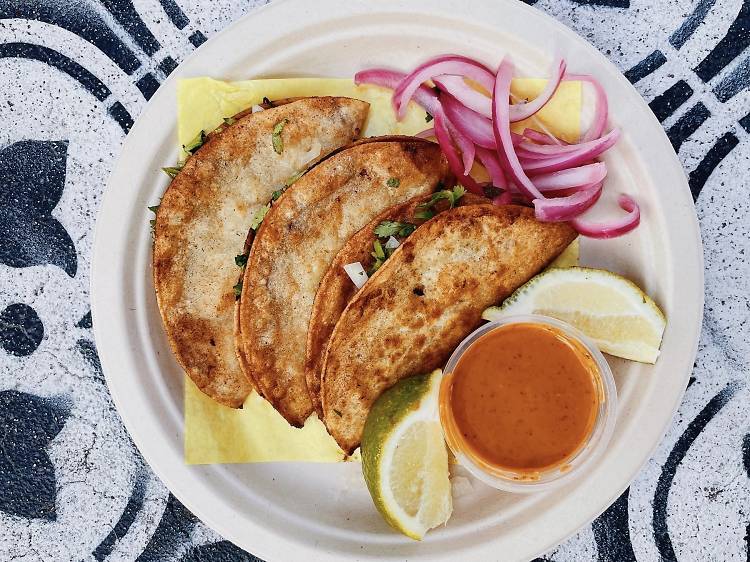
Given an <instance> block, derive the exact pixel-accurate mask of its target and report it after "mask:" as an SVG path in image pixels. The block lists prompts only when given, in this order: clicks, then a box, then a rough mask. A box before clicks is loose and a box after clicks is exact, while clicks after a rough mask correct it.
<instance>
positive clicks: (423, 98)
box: [354, 68, 438, 114]
mask: <svg viewBox="0 0 750 562" xmlns="http://www.w3.org/2000/svg"><path fill="white" fill-rule="evenodd" d="M405 77H406V74H404V73H403V72H398V71H397V70H391V69H388V68H370V69H367V70H361V71H359V72H357V74H355V75H354V83H355V84H357V85H358V86H359V85H360V84H372V85H374V86H382V87H384V88H389V89H391V90H393V89H395V88H396V87H397V86H398V85H399V84H400V83H401V81H402V80H403V79H404V78H405ZM412 98H413V99H414V101H415V102H417V104H418V105H420V106H421V107H422V109H424V110H425V111H427V112H429V113H430V114H434V113H435V108H436V107H437V106H438V99H437V95H436V94H435V92H433V91H432V90H431V89H430V88H428V87H427V86H419V87H418V88H417V89H416V90H415V91H414V93H413V95H412Z"/></svg>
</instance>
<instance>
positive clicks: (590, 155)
mask: <svg viewBox="0 0 750 562" xmlns="http://www.w3.org/2000/svg"><path fill="white" fill-rule="evenodd" d="M619 138H620V131H619V130H618V129H612V130H611V131H610V132H609V133H607V134H606V135H604V136H603V137H601V138H600V139H597V140H595V141H592V142H591V143H583V144H582V145H579V148H578V149H577V150H573V151H566V152H562V153H560V155H559V156H554V157H551V158H545V159H541V160H539V159H534V160H531V159H529V160H525V161H524V163H523V169H524V170H525V171H526V173H527V174H529V175H531V176H533V175H536V174H543V173H547V172H557V171H558V170H565V169H567V168H571V167H573V166H580V165H581V164H586V163H588V162H590V161H591V160H593V159H594V158H596V157H597V156H599V155H600V154H601V153H602V152H604V151H606V150H608V149H610V148H611V147H612V146H614V144H615V143H616V142H617V140H618V139H619ZM571 146H575V145H571ZM566 148H567V147H566Z"/></svg>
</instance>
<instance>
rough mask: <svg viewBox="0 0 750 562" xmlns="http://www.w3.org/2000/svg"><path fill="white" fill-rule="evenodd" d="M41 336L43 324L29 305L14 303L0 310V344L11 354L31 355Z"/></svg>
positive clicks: (42, 335)
mask: <svg viewBox="0 0 750 562" xmlns="http://www.w3.org/2000/svg"><path fill="white" fill-rule="evenodd" d="M43 337H44V324H42V321H41V320H40V319H39V315H38V314H37V313H36V310H34V309H33V308H31V307H30V306H29V305H27V304H23V303H15V304H11V305H10V306H8V307H6V308H5V309H4V310H3V311H2V312H0V346H2V348H3V349H4V350H5V351H7V352H8V353H10V354H11V355H16V356H19V357H24V356H26V355H31V354H32V353H34V351H36V348H37V347H39V344H40V343H42V338H43Z"/></svg>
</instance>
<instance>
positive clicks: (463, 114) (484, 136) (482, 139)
mask: <svg viewBox="0 0 750 562" xmlns="http://www.w3.org/2000/svg"><path fill="white" fill-rule="evenodd" d="M439 101H440V103H441V104H442V105H443V109H444V110H445V115H446V117H448V119H449V120H450V122H451V123H453V125H454V126H455V127H456V128H457V129H458V130H459V131H461V132H462V133H463V134H464V135H465V136H467V137H468V138H470V139H471V140H472V142H474V143H475V144H477V145H479V146H481V147H484V148H493V149H494V148H496V147H497V144H496V142H495V135H494V134H493V133H492V121H490V120H489V119H487V118H486V117H483V116H481V115H479V113H477V112H476V111H473V110H471V109H469V108H468V107H466V106H464V105H461V103H460V102H459V101H458V100H456V99H455V98H454V97H452V96H450V95H441V96H440V97H439Z"/></svg>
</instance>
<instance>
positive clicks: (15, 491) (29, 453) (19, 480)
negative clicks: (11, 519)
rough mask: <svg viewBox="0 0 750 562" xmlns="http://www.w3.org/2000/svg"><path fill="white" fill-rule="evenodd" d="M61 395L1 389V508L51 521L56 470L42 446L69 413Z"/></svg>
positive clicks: (61, 424)
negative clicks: (41, 394) (50, 395)
mask: <svg viewBox="0 0 750 562" xmlns="http://www.w3.org/2000/svg"><path fill="white" fill-rule="evenodd" d="M68 411H69V409H68V406H67V404H66V403H65V401H64V400H60V399H57V400H53V399H48V398H40V397H39V396H33V395H31V394H25V393H23V392H17V391H15V390H6V391H2V392H0V428H1V429H2V431H0V451H2V454H0V511H3V512H5V513H7V514H9V515H14V516H16V517H26V518H28V519H45V520H48V521H54V520H55V519H56V517H57V510H56V507H55V498H56V496H57V489H56V486H55V469H54V467H53V466H52V463H51V462H50V460H49V456H48V455H47V451H46V448H47V446H48V445H49V443H50V441H52V439H54V438H55V436H56V435H57V434H58V433H60V431H61V430H62V428H63V426H64V425H65V420H66V418H67V417H68Z"/></svg>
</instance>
